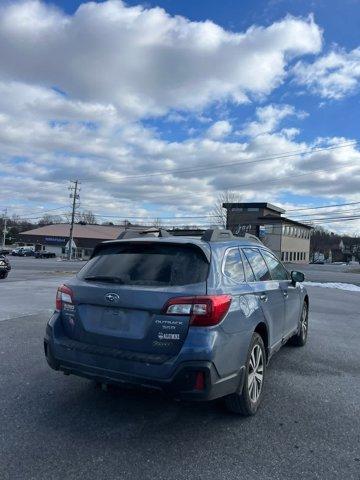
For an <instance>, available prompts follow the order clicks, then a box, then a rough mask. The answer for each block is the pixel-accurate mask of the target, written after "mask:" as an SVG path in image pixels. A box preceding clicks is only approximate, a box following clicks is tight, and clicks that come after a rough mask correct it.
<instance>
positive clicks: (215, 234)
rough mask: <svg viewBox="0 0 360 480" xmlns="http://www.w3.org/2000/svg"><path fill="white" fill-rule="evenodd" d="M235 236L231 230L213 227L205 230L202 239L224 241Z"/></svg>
mask: <svg viewBox="0 0 360 480" xmlns="http://www.w3.org/2000/svg"><path fill="white" fill-rule="evenodd" d="M234 238H235V237H234V235H233V233H232V231H231V230H222V229H220V228H211V229H209V230H205V232H204V234H203V235H202V237H201V240H204V241H205V242H223V241H226V240H233V239H234Z"/></svg>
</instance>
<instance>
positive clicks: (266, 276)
mask: <svg viewBox="0 0 360 480" xmlns="http://www.w3.org/2000/svg"><path fill="white" fill-rule="evenodd" d="M243 252H244V254H245V256H246V258H247V259H248V261H249V263H250V265H251V268H252V270H253V272H254V275H255V278H256V280H258V281H261V282H263V281H266V280H271V276H270V272H269V269H268V267H267V265H266V263H265V260H264V259H263V257H262V256H261V254H260V252H259V250H258V249H257V248H244V249H243Z"/></svg>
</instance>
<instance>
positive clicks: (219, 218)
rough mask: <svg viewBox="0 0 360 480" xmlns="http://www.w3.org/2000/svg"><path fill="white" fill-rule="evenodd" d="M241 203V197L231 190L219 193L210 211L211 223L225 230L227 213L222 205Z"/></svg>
mask: <svg viewBox="0 0 360 480" xmlns="http://www.w3.org/2000/svg"><path fill="white" fill-rule="evenodd" d="M240 201H241V196H240V194H239V193H238V192H235V191H232V190H225V191H224V192H221V193H219V195H218V196H217V199H216V203H215V205H214V208H213V209H212V210H211V212H210V214H211V215H212V217H213V218H212V223H214V224H215V225H218V226H219V227H223V228H226V223H227V222H226V221H227V212H226V209H225V208H224V207H223V203H238V202H240Z"/></svg>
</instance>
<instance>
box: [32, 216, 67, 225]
mask: <svg viewBox="0 0 360 480" xmlns="http://www.w3.org/2000/svg"><path fill="white" fill-rule="evenodd" d="M62 221H63V218H62V217H61V215H48V214H45V215H43V217H42V218H41V219H40V220H39V221H38V225H40V226H41V227H42V226H45V225H54V224H55V223H61V222H62Z"/></svg>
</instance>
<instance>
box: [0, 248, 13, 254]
mask: <svg viewBox="0 0 360 480" xmlns="http://www.w3.org/2000/svg"><path fill="white" fill-rule="evenodd" d="M9 253H11V250H8V249H7V248H0V255H9Z"/></svg>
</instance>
